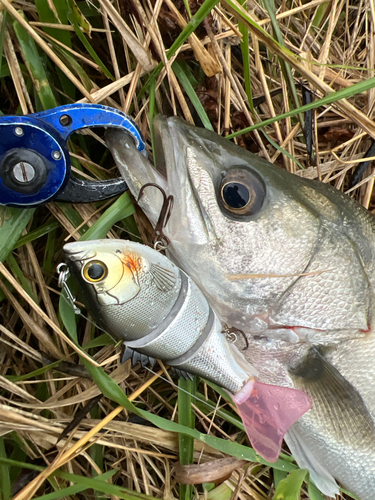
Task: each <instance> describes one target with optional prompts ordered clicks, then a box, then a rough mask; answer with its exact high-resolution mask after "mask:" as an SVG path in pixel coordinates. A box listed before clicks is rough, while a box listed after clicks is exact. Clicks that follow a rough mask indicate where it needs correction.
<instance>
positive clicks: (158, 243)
mask: <svg viewBox="0 0 375 500" xmlns="http://www.w3.org/2000/svg"><path fill="white" fill-rule="evenodd" d="M150 186H151V187H156V188H157V189H159V191H160V192H161V194H162V195H163V205H162V207H161V210H160V215H159V219H158V221H157V223H156V226H155V229H154V234H153V239H154V241H155V242H154V248H155V250H165V249H166V248H167V246H168V245H169V244H170V242H171V241H170V239H169V238H168V237H167V236H165V234H164V233H163V229H164V228H165V226H166V225H167V223H168V221H169V218H170V216H171V213H172V208H173V202H174V198H173V196H172V195H171V194H170V195H169V196H167V195H166V193H165V191H164V189H163V188H162V187H160V186H159V185H158V184H154V183H153V182H148V183H147V184H144V185H143V186H142V187H141V189H140V190H139V194H138V200H137V202H139V200H140V199H141V198H142V196H143V193H144V190H145V188H146V187H150Z"/></svg>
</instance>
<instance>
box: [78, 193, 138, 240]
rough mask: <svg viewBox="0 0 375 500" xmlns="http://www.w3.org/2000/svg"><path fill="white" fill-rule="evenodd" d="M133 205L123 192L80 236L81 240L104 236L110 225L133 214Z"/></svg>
mask: <svg viewBox="0 0 375 500" xmlns="http://www.w3.org/2000/svg"><path fill="white" fill-rule="evenodd" d="M133 213H134V206H133V203H132V201H131V199H130V196H129V193H127V192H125V193H123V194H122V195H121V196H120V197H119V198H118V199H117V200H116V201H115V202H114V203H113V204H112V205H111V206H110V207H109V208H108V209H107V210H106V211H105V212H104V214H102V216H101V217H100V218H99V219H98V220H97V221H96V222H94V224H93V225H92V226H91V227H90V228H89V229H88V230H87V231H86V232H85V234H84V235H83V236H82V237H81V241H88V240H96V239H100V238H105V237H106V236H107V233H108V231H109V230H110V229H111V227H112V226H113V225H114V224H116V223H117V222H119V221H120V220H122V219H125V218H126V217H129V216H130V215H133Z"/></svg>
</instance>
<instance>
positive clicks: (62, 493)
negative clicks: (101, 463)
mask: <svg viewBox="0 0 375 500" xmlns="http://www.w3.org/2000/svg"><path fill="white" fill-rule="evenodd" d="M116 472H117V471H116V469H114V470H110V471H108V472H105V473H104V474H101V475H100V476H97V478H100V480H101V481H106V480H107V479H110V478H111V477H112V476H114V475H115V474H116ZM88 488H89V486H87V485H86V484H82V483H81V482H78V483H77V484H75V485H74V486H68V487H67V488H63V489H61V490H58V491H54V492H52V493H48V494H47V495H42V496H40V497H36V498H34V500H58V499H59V498H64V497H65V498H68V497H69V496H70V495H75V494H77V493H80V492H81V491H84V490H87V489H88Z"/></svg>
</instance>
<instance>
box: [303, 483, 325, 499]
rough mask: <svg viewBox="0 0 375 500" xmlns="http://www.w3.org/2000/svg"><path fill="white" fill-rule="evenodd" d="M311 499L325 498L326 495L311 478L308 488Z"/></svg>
mask: <svg viewBox="0 0 375 500" xmlns="http://www.w3.org/2000/svg"><path fill="white" fill-rule="evenodd" d="M307 491H308V493H309V497H310V500H324V496H323V495H322V494H321V493H320V491H319V490H318V488H317V487H316V486H315V484H314V483H313V482H312V481H311V480H310V482H309V484H308V489H307Z"/></svg>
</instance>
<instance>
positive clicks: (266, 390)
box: [60, 240, 311, 461]
mask: <svg viewBox="0 0 375 500" xmlns="http://www.w3.org/2000/svg"><path fill="white" fill-rule="evenodd" d="M64 254H65V260H66V263H67V265H68V268H69V270H70V272H71V274H72V275H73V276H74V277H75V278H76V280H77V281H78V283H79V288H80V290H81V292H82V300H83V302H84V303H85V305H86V306H87V308H88V309H89V311H90V313H91V314H92V316H93V317H94V319H95V321H96V322H97V324H98V325H100V326H101V327H102V328H103V329H105V330H106V331H107V332H108V333H109V334H110V335H112V336H113V337H114V338H116V339H122V340H124V343H125V346H126V350H125V356H126V358H129V357H132V359H133V362H137V361H141V363H142V364H145V363H151V364H153V363H154V361H155V359H154V358H158V359H162V360H164V361H166V363H167V364H169V365H171V366H172V367H173V368H174V369H175V370H176V371H177V372H178V373H179V374H180V375H183V376H186V375H187V374H196V375H199V376H202V377H204V378H206V379H208V380H211V381H212V382H214V383H216V384H218V385H219V386H221V387H223V388H224V389H226V390H227V391H228V392H229V393H230V394H232V395H233V401H234V403H235V404H236V406H237V409H238V411H239V414H240V416H241V418H242V420H243V423H244V426H245V429H246V432H247V434H248V436H249V438H250V441H251V443H252V445H253V446H254V448H255V449H256V450H257V451H258V453H259V454H260V455H261V456H263V458H265V459H266V460H269V461H276V460H277V458H278V456H279V453H280V449H281V445H282V441H283V437H284V434H285V432H286V431H287V430H288V429H289V427H290V425H292V423H293V422H295V421H296V420H297V419H298V418H299V417H300V416H301V415H303V414H304V413H305V412H306V411H308V410H309V409H310V408H311V401H310V399H309V398H308V396H306V394H304V393H303V392H302V391H300V390H296V389H293V388H288V387H278V386H273V385H270V384H264V383H261V382H258V381H257V380H256V379H255V378H254V375H257V370H254V368H253V367H252V366H251V365H250V364H249V363H248V362H247V361H246V360H245V358H244V357H243V355H242V354H241V353H240V352H239V350H238V348H237V347H236V346H234V345H231V344H230V343H229V342H228V341H227V340H226V337H225V335H224V332H223V328H222V325H221V322H220V320H219V318H218V316H217V314H215V313H214V311H213V310H212V309H211V307H210V306H209V304H208V302H207V300H206V298H205V297H204V295H203V294H202V292H201V291H200V290H199V288H198V287H197V286H196V285H195V283H194V282H193V281H192V280H191V278H189V277H188V276H187V275H186V274H185V273H184V272H183V271H181V270H180V269H179V268H178V267H177V266H175V265H174V264H173V263H172V262H171V261H170V260H169V259H167V257H165V256H163V255H161V254H160V253H159V252H157V251H156V250H154V249H152V248H149V247H147V246H145V245H141V244H139V243H135V242H132V241H125V240H93V241H88V242H86V241H85V242H82V243H81V242H76V243H68V244H67V245H65V246H64ZM60 276H61V275H60ZM64 279H66V275H65V274H64Z"/></svg>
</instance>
